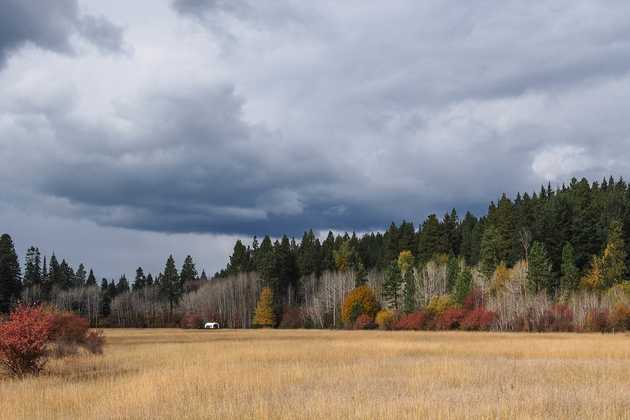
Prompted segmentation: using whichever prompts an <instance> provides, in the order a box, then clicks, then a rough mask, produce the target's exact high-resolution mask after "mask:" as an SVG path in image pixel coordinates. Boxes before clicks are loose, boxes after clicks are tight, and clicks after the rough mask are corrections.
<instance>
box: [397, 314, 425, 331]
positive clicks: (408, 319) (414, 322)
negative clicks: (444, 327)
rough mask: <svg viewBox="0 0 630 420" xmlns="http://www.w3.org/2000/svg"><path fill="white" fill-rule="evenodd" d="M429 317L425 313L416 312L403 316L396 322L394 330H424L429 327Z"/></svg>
mask: <svg viewBox="0 0 630 420" xmlns="http://www.w3.org/2000/svg"><path fill="white" fill-rule="evenodd" d="M428 320H429V316H428V315H427V313H426V312H424V311H416V312H412V313H410V314H407V315H404V316H402V317H401V318H400V319H399V320H398V321H396V322H394V325H393V327H392V329H394V330H422V329H424V328H425V327H426V326H427V321H428Z"/></svg>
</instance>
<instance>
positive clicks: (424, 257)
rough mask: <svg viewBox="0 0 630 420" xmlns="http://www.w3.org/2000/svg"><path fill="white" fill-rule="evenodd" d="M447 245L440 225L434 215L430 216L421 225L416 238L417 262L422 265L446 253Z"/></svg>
mask: <svg viewBox="0 0 630 420" xmlns="http://www.w3.org/2000/svg"><path fill="white" fill-rule="evenodd" d="M447 248H448V243H447V242H446V236H445V235H444V231H443V228H442V225H441V224H440V222H439V221H438V219H437V217H436V216H435V214H432V215H430V216H429V217H427V219H426V220H425V221H424V223H423V224H422V230H420V235H419V237H418V260H419V261H420V262H421V263H422V264H424V263H426V262H428V261H429V260H430V259H431V258H432V257H433V255H435V254H445V253H447Z"/></svg>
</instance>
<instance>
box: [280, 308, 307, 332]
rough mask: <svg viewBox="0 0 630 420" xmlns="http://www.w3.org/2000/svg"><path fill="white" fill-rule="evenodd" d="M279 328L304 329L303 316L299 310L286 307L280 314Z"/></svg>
mask: <svg viewBox="0 0 630 420" xmlns="http://www.w3.org/2000/svg"><path fill="white" fill-rule="evenodd" d="M278 327H279V328H304V315H303V314H302V310H301V309H300V308H294V307H287V308H285V309H284V312H283V313H282V320H281V321H280V325H279V326H278Z"/></svg>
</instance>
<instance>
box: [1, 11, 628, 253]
mask: <svg viewBox="0 0 630 420" xmlns="http://www.w3.org/2000/svg"><path fill="white" fill-rule="evenodd" d="M0 12H1V13H0V28H2V29H0V90H1V91H2V92H3V95H2V96H0V157H1V158H2V162H3V165H2V166H0V198H1V199H2V200H3V201H4V203H5V206H8V207H10V208H11V209H14V210H15V209H18V210H19V209H27V210H29V211H31V212H32V211H35V212H38V213H39V214H47V215H53V216H54V217H56V218H59V220H81V221H82V222H81V223H91V224H93V225H94V226H98V227H99V229H104V230H105V231H106V230H107V229H112V231H116V232H118V230H117V229H120V228H122V229H124V230H133V231H150V232H154V234H158V235H159V234H177V235H186V234H191V233H192V234H201V235H209V236H208V237H209V238H212V237H214V236H212V235H218V234H220V235H239V236H242V237H249V236H251V235H254V234H256V235H262V234H266V233H269V234H273V235H278V234H281V233H285V232H286V233H289V234H295V235H299V234H300V232H301V231H303V230H305V229H309V228H314V229H318V230H326V229H336V230H357V231H365V230H370V229H382V228H383V227H384V226H385V225H386V224H387V223H389V222H390V221H392V220H401V219H403V218H405V219H407V220H413V221H416V222H419V221H421V220H422V218H424V217H425V216H426V215H427V214H429V213H432V212H437V213H439V214H443V213H444V212H445V211H447V210H449V209H450V208H453V207H456V208H457V209H458V210H460V211H464V210H467V209H470V210H474V211H476V212H478V213H479V212H483V211H485V206H486V205H487V203H488V201H489V200H491V199H496V197H497V196H499V195H500V194H501V193H502V192H508V193H512V194H515V193H516V191H519V190H520V191H531V190H533V189H537V188H538V186H539V185H540V184H542V183H545V184H546V183H547V182H552V183H553V184H556V183H560V182H563V181H567V180H569V179H570V178H571V177H572V176H577V177H581V176H586V177H590V178H591V179H593V178H602V177H604V176H608V175H610V174H613V175H615V176H624V177H626V178H627V177H628V176H627V175H628V169H629V168H628V163H627V162H629V161H630V139H629V136H628V133H629V132H630V120H629V119H628V118H627V115H626V114H627V109H628V105H630V73H629V72H630V24H629V23H628V21H627V19H624V16H627V14H628V13H629V12H630V5H628V4H627V3H626V2H621V1H619V2H612V3H608V4H607V5H606V6H603V5H599V4H596V3H593V2H586V1H585V2H575V1H548V2H538V3H536V4H535V5H531V4H525V3H522V2H510V1H508V2H504V1H485V2H480V3H474V4H473V3H471V4H461V3H452V2H437V1H436V2H433V1H427V2H422V3H419V2H415V1H410V0H409V1H408V0H397V1H392V2H388V3H387V4H384V3H382V2H365V1H358V0H356V1H348V2H333V1H321V2H307V3H305V2H297V1H289V0H280V1H277V2H260V1H254V0H252V1H243V0H235V1H222V0H175V1H161V2H154V1H137V2H133V3H129V2H123V1H112V2H107V3H106V4H105V3H101V2H94V1H79V2H76V1H69V0H67V1H58V2H43V3H41V2H34V1H26V2H25V1H8V2H6V1H5V2H2V4H1V5H0ZM122 28H125V30H124V31H123V30H122ZM30 46H35V47H36V48H31V47H30ZM127 46H128V48H129V49H130V50H132V51H133V54H113V55H112V54H111V52H117V51H122V50H124V49H125V48H126V47H127ZM51 52H52V53H51ZM9 56H10V57H11V60H10V61H7V58H8V57H9ZM34 209H36V210H34ZM14 210H12V211H14ZM11 214H13V215H14V213H11ZM12 217H14V216H12ZM12 220H14V219H12ZM178 237H181V236H178ZM178 244H181V242H178ZM175 246H177V244H176V245H174V247H175Z"/></svg>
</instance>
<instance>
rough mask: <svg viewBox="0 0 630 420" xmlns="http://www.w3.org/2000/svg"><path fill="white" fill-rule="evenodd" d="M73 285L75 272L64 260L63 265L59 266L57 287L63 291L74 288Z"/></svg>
mask: <svg viewBox="0 0 630 420" xmlns="http://www.w3.org/2000/svg"><path fill="white" fill-rule="evenodd" d="M73 284H74V270H73V269H72V267H71V266H70V264H68V263H67V262H66V260H65V259H64V260H62V261H61V264H60V265H59V277H58V283H57V287H59V288H60V289H61V290H68V289H70V288H72V286H73Z"/></svg>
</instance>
